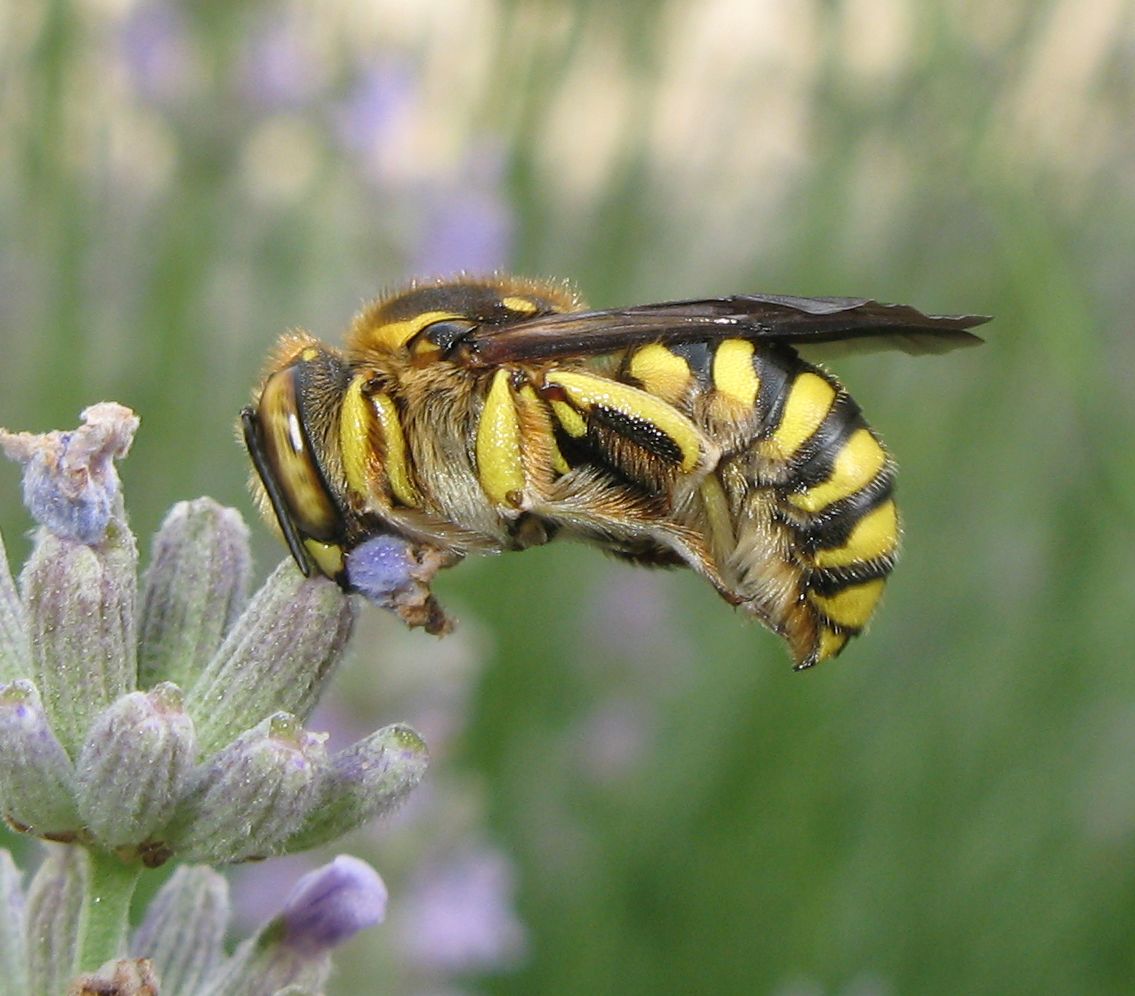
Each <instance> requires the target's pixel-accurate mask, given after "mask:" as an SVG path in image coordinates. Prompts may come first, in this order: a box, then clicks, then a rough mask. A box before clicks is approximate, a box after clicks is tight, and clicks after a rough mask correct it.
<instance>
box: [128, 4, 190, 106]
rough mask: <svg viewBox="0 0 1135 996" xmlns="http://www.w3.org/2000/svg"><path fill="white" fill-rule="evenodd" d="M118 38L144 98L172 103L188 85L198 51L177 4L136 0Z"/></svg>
mask: <svg viewBox="0 0 1135 996" xmlns="http://www.w3.org/2000/svg"><path fill="white" fill-rule="evenodd" d="M119 40H120V45H121V51H122V58H123V62H124V63H125V65H126V70H127V73H128V75H129V77H130V80H131V82H132V83H133V85H134V89H135V90H136V91H137V93H138V95H139V96H140V97H141V98H142V99H143V100H146V101H149V102H151V103H155V104H168V103H173V102H174V101H176V100H178V99H179V98H183V97H184V96H185V95H186V94H187V92H188V91H189V90H190V89H191V82H192V77H193V74H194V67H195V65H196V63H197V54H196V52H195V45H194V40H193V37H192V35H191V34H190V30H189V24H188V22H187V21H186V18H185V15H184V14H183V13H182V12H181V9H180V8H179V7H178V6H176V5H174V4H171V3H167V2H162V0H155V2H151V3H142V4H139V5H138V6H137V7H135V8H134V9H133V10H131V11H130V13H129V14H128V15H127V16H126V17H125V19H124V20H123V21H122V30H121V35H120V39H119Z"/></svg>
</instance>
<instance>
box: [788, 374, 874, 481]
mask: <svg viewBox="0 0 1135 996" xmlns="http://www.w3.org/2000/svg"><path fill="white" fill-rule="evenodd" d="M866 426H867V423H866V422H865V421H864V419H863V416H862V415H861V413H860V410H859V405H857V404H856V403H855V400H854V399H853V398H852V397H851V396H850V395H848V394H844V393H842V392H841V393H840V394H839V395H838V396H837V397H836V400H835V404H833V405H832V407H831V409H830V410H829V411H828V413H827V415H825V416H824V420H823V422H821V423H820V427H819V428H818V429H817V430H816V431H815V432H814V433H813V434H812V435H811V436H810V437H809V439H808V440H807V441H806V442H805V443H804V445H803V446H801V447H800V449H799V450H798V451H797V452H796V454H795V455H794V456H793V458H792V465H793V469H792V483H793V485H794V486H795V488H796V489H798V490H801V491H806V490H807V489H808V488H813V487H815V486H816V485H818V484H823V483H824V482H825V481H828V480H829V479H830V478H831V476H832V470H833V469H834V466H835V461H836V457H838V456H839V454H840V453H841V452H842V451H843V448H844V446H845V445H846V444H847V441H848V439H850V438H851V435H852V433H854V432H856V431H858V430H859V429H862V428H865V427H866Z"/></svg>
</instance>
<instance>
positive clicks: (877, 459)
mask: <svg viewBox="0 0 1135 996" xmlns="http://www.w3.org/2000/svg"><path fill="white" fill-rule="evenodd" d="M886 462H887V454H886V453H885V452H884V451H883V447H882V446H880V445H879V442H878V440H876V439H875V437H874V436H872V435H871V433H870V431H869V430H867V429H857V430H856V431H855V432H853V433H852V434H851V438H850V439H848V441H847V442H846V443H845V444H844V446H843V449H841V450H840V451H839V455H838V456H837V457H836V458H835V461H834V463H833V465H832V475H831V477H829V478H828V479H827V480H826V481H824V483H823V484H817V485H816V486H815V487H813V488H809V489H808V490H807V491H802V492H801V493H800V494H795V495H790V496H789V498H788V500H789V501H790V502H791V503H792V504H793V505H795V506H796V507H797V508H800V509H803V510H804V511H805V512H818V511H819V510H820V509H822V508H826V507H827V506H828V505H830V504H831V503H832V502H833V501H839V500H840V499H841V498H846V497H847V496H848V495H853V494H855V492H856V491H859V490H860V489H861V488H864V487H866V486H867V485H868V484H869V483H870V482H871V481H873V480H874V479H875V476H876V475H877V474H878V473H879V471H881V470H882V469H883V467H884V466H885V465H886Z"/></svg>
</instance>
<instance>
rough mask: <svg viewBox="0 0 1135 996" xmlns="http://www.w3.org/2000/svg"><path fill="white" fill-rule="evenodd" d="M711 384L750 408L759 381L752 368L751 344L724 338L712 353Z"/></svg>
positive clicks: (755, 395) (758, 386)
mask: <svg viewBox="0 0 1135 996" xmlns="http://www.w3.org/2000/svg"><path fill="white" fill-rule="evenodd" d="M713 386H714V387H715V388H717V390H719V391H720V392H721V393H722V394H724V395H725V396H726V397H728V398H731V399H732V400H734V401H737V402H740V403H741V404H742V405H745V406H746V407H749V408H752V407H753V405H754V403H755V402H756V400H757V391H758V389H759V388H760V386H761V382H760V380H759V379H758V377H757V372H756V370H754V369H753V344H752V343H751V342H746V341H745V340H744V339H726V340H725V341H724V342H723V343H721V345H719V346H718V347H717V352H716V353H714V354H713Z"/></svg>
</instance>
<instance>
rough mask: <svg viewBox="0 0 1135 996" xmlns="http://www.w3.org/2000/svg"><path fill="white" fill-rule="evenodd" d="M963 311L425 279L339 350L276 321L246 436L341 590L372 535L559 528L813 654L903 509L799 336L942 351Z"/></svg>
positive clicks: (277, 504)
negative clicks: (276, 340) (603, 296)
mask: <svg viewBox="0 0 1135 996" xmlns="http://www.w3.org/2000/svg"><path fill="white" fill-rule="evenodd" d="M981 321H984V319H981V318H977V317H972V316H957V317H937V316H926V315H923V314H921V313H920V312H917V311H915V310H914V309H912V308H907V307H904V306H896V305H880V304H876V303H875V302H872V301H862V300H851V299H830V298H786V297H776V296H749V297H734V298H724V299H718V300H703V301H685V302H676V303H672V304H662V305H647V306H640V307H635V308H626V309H618V310H610V311H598V312H596V311H584V310H582V304H581V302H580V301H579V300H578V299H577V298H576V297H575V296H574V294H572V293H571V292H570V291H569V290H568V289H566V288H565V287H563V286H561V285H558V284H547V283H539V282H533V281H527V280H519V279H515V278H505V277H501V278H495V279H490V280H482V281H478V280H460V281H454V282H439V283H434V284H423V285H418V286H415V287H412V288H411V289H409V290H408V291H406V292H404V293H401V294H397V295H393V296H390V297H386V298H383V299H381V300H379V301H378V302H377V303H375V304H374V305H373V306H371V307H370V308H369V309H367V310H366V311H364V312H363V313H362V314H361V315H360V316H359V317H358V318H357V319H356V320H355V322H354V324H353V326H352V328H351V330H350V332H349V334H348V338H347V343H346V346H345V348H344V349H343V350H342V351H339V350H334V349H331V348H329V347H327V346H325V345H323V344H322V343H319V342H318V341H316V340H314V339H312V338H310V337H307V336H289V337H285V339H284V340H283V341H282V342H281V345H280V347H279V349H278V350H277V353H276V354H275V358H274V360H273V362H272V364H271V366H270V372H269V373H268V375H267V376H266V378H265V380H264V382H263V384H262V386H261V388H260V391H259V394H258V396H257V400H256V402H255V404H254V405H252V406H250V407H249V408H247V409H245V411H244V413H243V416H242V418H243V426H244V436H245V441H246V443H247V445H248V449H249V452H250V454H251V455H252V458H253V463H254V465H255V468H256V471H257V475H258V479H259V485H260V488H261V490H260V495H261V507H262V509H263V510H264V511H265V514H267V510H268V509H271V512H272V517H274V518H275V520H276V522H277V523H278V524H279V527H280V529H281V531H282V533H283V535H284V537H285V539H286V541H287V543H288V546H289V548H290V549H291V552H292V554H293V556H294V557H295V559H296V561H297V563H298V564H299V565H300V567H301V569H302V570H303V571H304V572H305V573H310V571H311V570H312V569H313V568H314V569H315V570H318V571H319V572H321V573H323V574H326V575H327V576H328V577H332V578H334V579H336V580H337V581H339V582H340V583H341V584H343V585H344V586H345V587H348V588H350V587H354V586H355V585H356V582H355V581H354V579H353V577H352V555H354V554H355V553H356V551H358V550H359V549H361V548H362V547H363V546H364V545H365V544H366V543H367V542H368V541H370V540H372V539H373V538H375V537H385V536H392V537H397V538H400V539H401V540H403V541H404V542H405V543H406V544H407V546H408V548H409V549H411V550H412V551H414V552H413V557H414V558H416V562H423V561H424V560H425V559H428V558H429V557H430V556H433V557H434V558H435V560H436V561H437V562H439V563H440V562H443V561H444V562H451V561H453V560H456V559H459V558H460V557H461V556H463V555H464V554H466V553H468V552H475V551H493V550H517V549H523V548H524V547H526V546H530V545H533V544H536V543H542V542H546V541H547V540H548V539H550V538H551V537H553V536H555V535H557V534H565V535H568V536H573V537H575V538H578V539H582V540H586V541H589V542H592V543H595V544H597V545H600V546H602V547H604V548H605V549H607V550H608V551H609V552H611V553H614V554H615V555H617V556H621V557H624V558H627V559H630V560H633V561H636V562H639V563H647V564H686V565H688V566H690V567H692V568H694V569H695V570H696V571H698V572H699V573H700V574H702V575H703V576H704V577H705V578H706V579H707V580H708V581H710V583H711V584H713V585H714V587H715V588H716V589H717V590H718V592H719V593H720V594H721V595H722V596H723V597H724V598H725V599H726V600H727V601H729V602H730V603H732V604H735V605H739V606H741V607H743V608H745V609H746V610H747V611H748V612H749V613H750V614H752V615H753V616H755V617H757V618H758V619H760V620H761V621H762V622H764V623H765V624H766V625H768V626H769V627H770V628H772V629H773V630H774V631H776V632H777V633H779V634H780V635H782V636H783V637H784V638H785V639H786V640H787V641H788V644H789V647H790V649H791V651H792V654H793V656H794V658H795V661H796V663H797V666H798V667H807V666H810V665H811V664H814V663H816V662H818V661H820V660H823V659H825V658H827V657H830V656H834V655H835V654H837V653H839V651H840V650H841V649H842V648H843V646H844V645H845V644H846V643H847V641H848V639H849V638H850V637H851V636H853V635H855V634H857V633H859V632H860V631H861V630H862V629H863V628H864V626H865V625H866V623H867V622H868V620H869V619H870V617H871V615H872V613H873V611H874V608H875V605H876V604H877V602H878V599H879V597H880V595H881V592H882V588H883V585H884V583H885V580H886V577H887V576H888V574H889V573H890V571H891V569H892V567H893V564H894V560H895V555H896V551H897V542H898V520H897V515H896V512H895V506H894V502H893V500H892V498H891V491H892V485H893V479H894V468H893V465H892V464H891V461H890V459H889V457H888V456H887V453H886V451H885V450H884V449H883V447H882V444H881V443H880V442H879V440H878V438H877V437H876V436H875V435H874V433H873V432H872V431H871V429H870V428H869V427H868V426H867V424H866V422H865V421H864V420H863V418H862V416H861V414H860V412H859V407H858V406H857V405H856V404H855V402H854V401H852V400H851V398H850V397H848V396H847V395H846V394H845V393H844V392H843V389H842V388H841V386H840V385H839V383H838V382H837V381H835V380H834V378H832V377H831V376H830V375H828V374H827V373H825V372H823V371H821V370H819V369H818V368H816V367H813V366H812V365H810V364H808V363H806V362H804V361H803V360H802V359H800V358H799V357H798V356H797V354H796V352H795V350H794V348H793V346H794V345H795V344H797V343H800V344H804V345H808V344H811V343H814V342H825V341H832V340H849V339H868V340H869V341H871V342H882V343H884V344H896V345H899V346H900V347H902V348H905V349H907V350H908V351H940V350H942V349H943V348H949V347H951V346H954V345H962V344H967V343H972V342H978V341H980V340H977V338H976V337H975V336H973V335H972V334H970V333H969V332H967V331H966V329H968V328H969V327H971V326H973V325H976V324H979V323H980V322H981ZM438 558H440V559H438Z"/></svg>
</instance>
